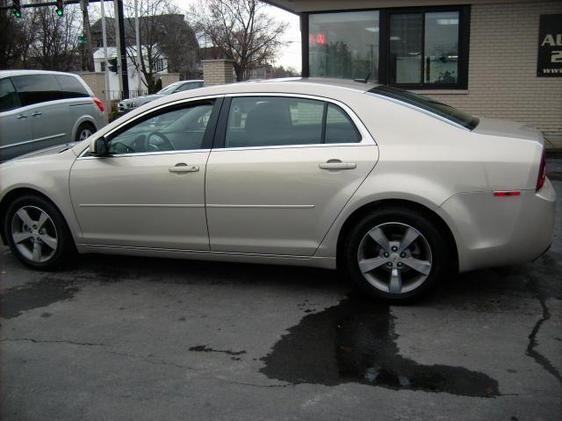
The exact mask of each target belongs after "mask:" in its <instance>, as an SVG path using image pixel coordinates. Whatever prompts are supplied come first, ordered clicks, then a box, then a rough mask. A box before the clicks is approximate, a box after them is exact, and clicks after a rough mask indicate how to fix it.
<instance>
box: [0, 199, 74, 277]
mask: <svg viewBox="0 0 562 421" xmlns="http://www.w3.org/2000/svg"><path fill="white" fill-rule="evenodd" d="M3 223H4V232H5V233H6V239H7V241H8V245H9V246H10V249H11V251H12V253H13V254H14V255H15V256H16V257H17V258H18V259H19V260H20V261H21V262H23V263H24V264H26V265H27V266H29V267H32V268H34V269H41V270H51V269H55V268H58V267H59V266H61V264H62V263H63V261H64V259H65V258H66V257H67V256H69V255H71V254H72V253H73V252H74V245H73V242H72V238H71V235H70V232H69V230H68V227H67V226H66V222H65V221H64V218H63V216H62V215H61V213H60V212H59V211H58V209H57V208H56V207H55V206H54V205H53V204H52V203H51V202H49V201H48V200H46V199H44V198H42V197H39V196H22V197H19V198H17V199H16V200H14V202H12V204H11V205H10V206H9V207H8V211H7V212H6V217H5V218H4V221H3Z"/></svg>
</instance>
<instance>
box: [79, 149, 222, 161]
mask: <svg viewBox="0 0 562 421" xmlns="http://www.w3.org/2000/svg"><path fill="white" fill-rule="evenodd" d="M89 151H90V148H89V147H88V148H86V149H85V150H84V151H83V152H82V153H81V154H80V156H78V158H76V159H77V160H78V159H79V160H83V159H107V158H123V157H128V156H130V157H135V156H147V155H179V154H186V153H206V154H208V153H209V152H211V150H210V149H208V148H207V149H185V150H177V151H176V150H173V151H154V152H138V153H119V154H115V155H109V156H103V157H99V156H91V155H90V156H85V154H86V153H87V152H89Z"/></svg>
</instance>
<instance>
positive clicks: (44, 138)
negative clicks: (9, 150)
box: [12, 74, 72, 149]
mask: <svg viewBox="0 0 562 421" xmlns="http://www.w3.org/2000/svg"><path fill="white" fill-rule="evenodd" d="M12 81H13V83H14V86H15V87H16V90H17V91H18V94H19V96H20V98H21V101H22V103H23V104H22V105H23V106H24V109H23V110H25V112H26V115H27V124H29V125H30V126H31V132H32V136H33V142H34V149H42V148H46V147H49V146H54V145H58V144H60V143H64V142H67V141H70V140H71V127H72V121H71V120H72V119H71V114H70V112H69V103H70V102H69V101H70V100H68V99H65V97H64V95H63V94H62V92H61V89H60V86H59V84H58V82H57V80H56V78H55V75H53V74H32V75H25V76H15V77H13V78H12ZM23 110H22V111H23Z"/></svg>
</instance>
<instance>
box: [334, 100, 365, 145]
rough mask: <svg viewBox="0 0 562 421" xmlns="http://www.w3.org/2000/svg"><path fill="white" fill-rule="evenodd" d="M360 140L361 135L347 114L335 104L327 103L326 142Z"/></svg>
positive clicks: (352, 141)
mask: <svg viewBox="0 0 562 421" xmlns="http://www.w3.org/2000/svg"><path fill="white" fill-rule="evenodd" d="M360 141H361V136H360V135H359V132H358V131H357V129H356V128H355V125H354V124H353V122H352V121H351V119H350V118H349V117H348V115H347V114H346V113H345V112H344V111H343V110H342V109H341V108H340V107H338V106H337V105H334V104H329V105H328V112H327V114H326V143H354V142H360Z"/></svg>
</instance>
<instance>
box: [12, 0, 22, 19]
mask: <svg viewBox="0 0 562 421" xmlns="http://www.w3.org/2000/svg"><path fill="white" fill-rule="evenodd" d="M12 15H14V16H15V17H16V18H18V19H19V18H21V4H20V0H12Z"/></svg>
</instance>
